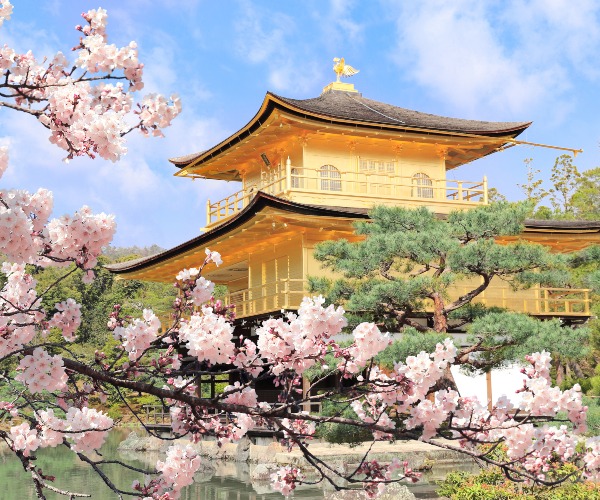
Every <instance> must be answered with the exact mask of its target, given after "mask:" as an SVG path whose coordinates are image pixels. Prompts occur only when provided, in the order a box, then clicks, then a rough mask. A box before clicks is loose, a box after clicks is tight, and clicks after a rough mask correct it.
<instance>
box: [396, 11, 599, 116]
mask: <svg viewBox="0 0 600 500" xmlns="http://www.w3.org/2000/svg"><path fill="white" fill-rule="evenodd" d="M582 4H583V8H581V9H580V7H581V6H580V5H579V3H578V4H577V7H575V6H574V5H573V4H572V2H567V1H563V0H551V1H548V0H535V1H532V2H525V1H523V0H513V1H510V2H480V1H478V0H457V1H454V2H446V1H443V0H430V1H423V2H419V3H414V2H410V3H407V2H401V1H395V2H387V3H386V5H387V6H388V7H391V10H392V11H393V12H394V15H395V19H396V25H397V35H398V42H397V45H396V46H395V47H394V53H393V55H392V57H393V60H394V61H395V62H396V63H397V64H398V65H399V66H400V67H401V68H402V70H403V71H404V76H405V78H406V79H407V80H409V81H413V82H416V83H417V84H419V85H421V86H422V87H423V88H425V89H427V90H428V91H429V92H430V94H431V95H432V96H433V97H434V98H437V99H438V100H440V101H443V102H446V103H448V104H450V105H451V107H454V108H456V109H459V110H461V113H462V114H463V115H464V114H467V115H471V116H481V110H482V109H485V110H486V111H488V115H489V114H490V112H491V113H492V114H493V115H495V116H496V117H498V118H500V119H504V118H506V117H512V118H514V117H515V116H519V115H527V114H529V113H531V112H532V111H533V110H535V109H539V108H540V107H541V106H543V105H547V103H548V102H553V101H556V100H558V99H560V98H562V97H563V96H564V94H565V91H566V90H568V89H569V88H570V87H571V86H572V82H573V79H574V78H577V77H578V73H580V72H583V73H585V74H586V75H588V76H590V75H592V74H593V73H594V72H595V69H594V70H591V69H589V68H591V67H592V66H591V64H590V59H591V57H592V56H593V55H595V54H596V53H597V51H598V49H599V47H598V40H599V39H600V34H599V27H598V23H597V19H598V9H599V8H600V5H599V4H598V3H597V2H596V3H594V2H591V1H585V2H582ZM565 105H566V106H568V105H569V103H568V102H563V103H562V107H563V109H564V106H565ZM465 111H466V113H465ZM550 119H552V118H550Z"/></svg>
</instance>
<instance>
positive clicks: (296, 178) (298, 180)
mask: <svg viewBox="0 0 600 500" xmlns="http://www.w3.org/2000/svg"><path fill="white" fill-rule="evenodd" d="M303 170H304V169H302V168H298V167H292V170H291V174H292V189H304V177H303V175H304V172H303Z"/></svg>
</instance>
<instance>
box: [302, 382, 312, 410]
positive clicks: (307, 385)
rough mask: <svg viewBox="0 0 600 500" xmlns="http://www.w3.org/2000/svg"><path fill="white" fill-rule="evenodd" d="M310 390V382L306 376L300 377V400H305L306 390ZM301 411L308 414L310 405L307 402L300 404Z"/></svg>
mask: <svg viewBox="0 0 600 500" xmlns="http://www.w3.org/2000/svg"><path fill="white" fill-rule="evenodd" d="M309 389H310V380H308V377H307V376H306V375H303V376H302V399H305V398H306V396H308V390H309ZM302 409H303V410H304V411H307V412H310V403H309V402H308V401H307V402H305V403H302Z"/></svg>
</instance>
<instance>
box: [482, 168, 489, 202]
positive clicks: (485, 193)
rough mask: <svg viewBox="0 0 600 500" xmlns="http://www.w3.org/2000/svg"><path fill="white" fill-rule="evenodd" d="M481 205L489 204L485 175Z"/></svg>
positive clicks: (485, 176) (485, 177) (484, 177)
mask: <svg viewBox="0 0 600 500" xmlns="http://www.w3.org/2000/svg"><path fill="white" fill-rule="evenodd" d="M483 203H485V204H486V205H487V204H488V203H489V199H488V180H487V175H484V176H483Z"/></svg>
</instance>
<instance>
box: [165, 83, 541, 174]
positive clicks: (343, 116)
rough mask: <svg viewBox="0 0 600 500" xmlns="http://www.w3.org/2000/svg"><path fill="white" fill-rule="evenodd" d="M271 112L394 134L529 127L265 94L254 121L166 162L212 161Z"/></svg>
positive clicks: (329, 95) (501, 132) (329, 98)
mask: <svg viewBox="0 0 600 500" xmlns="http://www.w3.org/2000/svg"><path fill="white" fill-rule="evenodd" d="M275 109H280V110H283V111H286V112H288V113H291V114H294V115H296V116H300V117H307V116H308V117H309V118H310V119H313V120H321V121H325V122H327V123H338V124H341V125H348V124H349V123H353V122H354V123H357V124H360V125H361V126H362V127H374V128H377V129H386V128H389V129H392V130H395V131H397V130H398V129H400V130H401V129H402V128H403V127H406V130H407V131H415V130H423V131H431V132H432V133H435V131H440V132H450V133H457V134H467V135H476V136H487V137H502V136H507V135H508V136H511V137H516V136H517V135H519V134H520V133H521V132H523V131H524V130H525V129H526V128H527V127H529V125H531V122H489V121H479V120H464V119H462V118H448V117H445V116H438V115H432V114H429V113H421V112H419V111H413V110H410V109H405V108H400V107H398V106H393V105H392V104H386V103H383V102H379V101H373V100H372V99H367V98H365V97H362V95H361V94H359V93H350V92H344V91H340V90H330V91H328V92H324V93H323V94H321V95H320V96H319V97H315V98H312V99H290V98H288V97H282V96H278V95H276V94H273V93H272V92H267V95H266V96H265V99H264V101H263V103H262V105H261V107H260V109H259V110H258V112H257V113H256V115H255V116H254V118H252V120H250V122H248V123H247V124H246V125H245V126H244V127H243V128H241V129H240V130H239V131H237V132H236V133H234V134H233V135H231V136H230V137H228V138H227V139H225V140H224V141H222V142H220V143H219V144H217V145H215V146H213V147H212V148H210V149H208V150H206V151H202V152H199V153H193V154H189V155H185V156H179V157H176V158H170V159H169V161H170V162H171V163H173V164H174V165H175V166H176V167H178V168H184V167H187V166H188V165H190V164H191V163H193V162H194V161H196V160H200V163H203V162H204V161H206V160H208V159H210V158H214V157H216V156H218V155H219V154H221V152H223V151H225V150H227V149H229V148H230V147H231V146H232V145H233V144H236V143H238V142H239V141H240V140H242V139H244V138H245V137H248V136H249V135H251V134H252V133H254V131H255V130H257V129H258V128H260V126H261V123H263V122H264V121H265V120H266V119H267V118H268V116H270V115H271V113H272V112H273V111H274V110H275Z"/></svg>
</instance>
